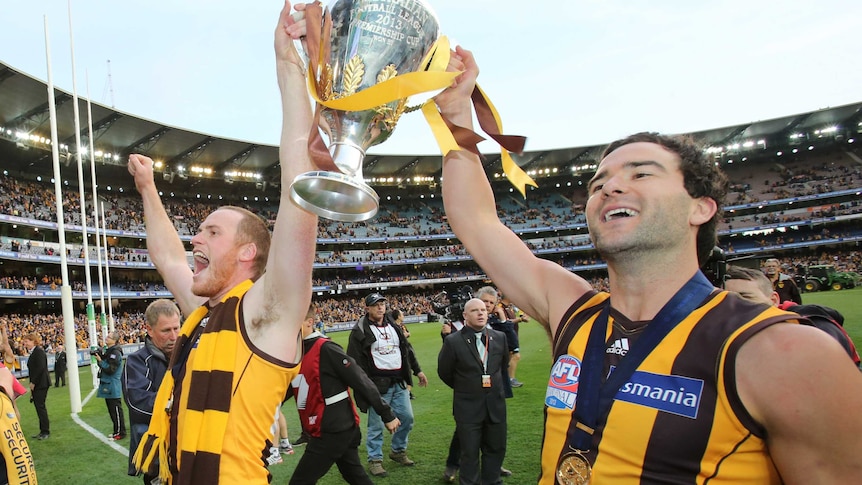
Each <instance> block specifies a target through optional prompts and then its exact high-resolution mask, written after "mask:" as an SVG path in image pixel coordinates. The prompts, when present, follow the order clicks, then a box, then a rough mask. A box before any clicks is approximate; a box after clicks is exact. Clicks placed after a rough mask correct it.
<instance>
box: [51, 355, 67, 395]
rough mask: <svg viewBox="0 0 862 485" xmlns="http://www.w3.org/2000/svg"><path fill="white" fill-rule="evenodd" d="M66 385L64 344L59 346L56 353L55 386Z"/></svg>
mask: <svg viewBox="0 0 862 485" xmlns="http://www.w3.org/2000/svg"><path fill="white" fill-rule="evenodd" d="M61 382H62V383H63V384H62V385H63V387H65V386H66V350H65V349H63V346H62V345H58V346H57V353H56V354H54V387H60V385H61V384H60V383H61Z"/></svg>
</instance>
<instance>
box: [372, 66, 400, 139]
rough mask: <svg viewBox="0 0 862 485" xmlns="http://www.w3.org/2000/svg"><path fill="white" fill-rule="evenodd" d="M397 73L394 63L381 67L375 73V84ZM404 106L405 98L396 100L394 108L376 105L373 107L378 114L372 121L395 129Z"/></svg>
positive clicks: (387, 128) (388, 129)
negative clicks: (378, 71) (377, 72)
mask: <svg viewBox="0 0 862 485" xmlns="http://www.w3.org/2000/svg"><path fill="white" fill-rule="evenodd" d="M397 75H398V70H397V69H395V64H389V65H387V66H386V67H384V68H383V69H381V70H380V73H379V74H377V84H380V83H383V82H386V81H388V80H390V79H392V78H394V77H395V76H397ZM406 106H407V99H401V100H400V101H398V105H397V106H396V107H395V109H392V108H390V107H389V106H386V105H383V106H378V107H377V108H375V109H374V110H375V111H376V112H377V115H378V116H375V117H374V121H375V122H377V123H380V122H382V123H383V124H385V125H386V130H387V131H392V130H393V129H395V125H396V124H397V123H398V119H399V118H401V115H402V114H403V113H404V108H405V107H406Z"/></svg>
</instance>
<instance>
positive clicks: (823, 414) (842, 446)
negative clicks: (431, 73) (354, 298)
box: [436, 47, 862, 485]
mask: <svg viewBox="0 0 862 485" xmlns="http://www.w3.org/2000/svg"><path fill="white" fill-rule="evenodd" d="M450 69H451V70H453V71H462V74H461V75H460V76H459V77H458V78H457V79H456V81H455V83H454V84H453V86H452V87H450V88H449V89H447V90H446V91H444V92H442V93H441V94H440V95H438V96H437V97H436V102H437V106H438V108H439V110H440V113H441V115H442V116H443V117H444V118H446V119H447V120H448V121H449V122H450V123H452V124H454V125H457V126H459V127H461V128H466V129H471V130H472V128H473V118H472V112H471V94H472V93H473V91H474V89H475V87H476V78H477V77H478V74H479V68H478V66H477V64H476V62H475V60H474V57H473V55H472V53H471V52H470V51H468V50H466V49H463V48H462V47H458V48H456V50H455V51H454V52H453V53H452V59H451V61H450ZM443 180H444V183H443V187H442V191H443V202H444V206H445V209H446V214H447V216H448V218H449V223H450V225H451V227H452V229H453V231H454V233H455V235H456V236H457V237H458V239H459V240H461V242H462V243H463V244H464V246H465V247H466V249H467V250H468V251H469V252H470V254H471V255H472V256H473V257H474V258H475V260H476V262H477V263H478V264H479V265H480V266H481V267H482V269H483V270H484V271H485V272H486V273H487V275H488V277H489V278H490V279H491V280H493V281H494V283H495V284H496V285H497V286H498V287H499V288H500V289H501V290H502V291H503V293H505V295H506V297H507V298H508V299H509V300H511V301H512V302H513V303H514V304H516V305H517V306H518V307H520V308H521V309H522V310H523V311H524V312H526V313H527V314H529V315H530V316H532V317H533V318H534V319H536V320H537V321H538V322H539V323H541V324H542V325H544V326H545V328H546V329H547V330H548V332H549V334H550V336H551V337H552V342H553V344H552V345H553V351H552V355H553V359H554V362H553V366H552V369H551V374H550V377H549V380H548V386H547V390H546V397H545V416H546V418H545V431H544V437H543V442H542V454H541V457H542V458H541V460H542V463H541V465H542V467H541V473H540V476H539V480H538V482H539V483H540V484H543V485H550V484H555V483H562V484H578V485H583V484H586V483H592V484H594V485H595V484H599V485H604V484H609V483H610V484H614V485H627V484H640V483H647V482H649V483H705V482H709V483H710V484H713V485H717V484H740V483H751V484H754V483H758V484H777V483H781V482H782V481H783V482H784V483H806V484H807V483H818V484H823V483H856V482H858V481H859V479H860V476H862V460H860V459H859V456H860V455H862V440H860V439H859V436H860V435H862V415H860V414H859V413H848V412H847V410H848V409H853V408H854V407H855V406H856V405H857V404H858V403H859V402H862V374H860V373H859V371H858V370H857V369H856V367H855V366H854V365H853V363H852V362H851V361H850V360H849V359H847V357H846V356H845V355H844V353H843V352H842V351H841V349H840V347H839V346H837V345H835V344H834V342H833V341H832V339H831V338H830V337H829V336H828V335H826V334H825V333H824V332H821V331H818V330H816V329H813V328H811V327H808V326H805V325H798V324H797V323H798V322H797V320H796V318H798V317H797V316H795V315H793V314H790V313H786V312H783V311H782V310H779V309H776V308H767V307H764V306H763V305H758V304H755V303H752V302H749V301H746V300H744V299H742V298H740V297H739V296H738V295H736V294H731V293H729V292H726V291H722V290H719V289H717V288H715V287H714V286H713V285H712V283H710V282H709V281H708V280H706V278H705V276H704V275H703V273H702V272H701V271H700V269H699V268H700V266H701V265H703V264H704V263H705V262H706V260H707V256H708V255H709V253H710V252H711V250H712V249H713V247H714V246H715V243H716V225H717V223H718V220H719V219H720V217H721V211H720V209H719V208H720V206H721V204H722V202H723V198H724V195H725V193H726V191H727V181H726V178H725V177H724V175H723V174H722V173H721V172H720V170H719V169H718V168H717V167H716V166H715V164H714V162H713V160H711V159H709V158H707V157H706V156H705V154H704V151H703V150H702V148H701V147H699V146H697V145H696V144H695V143H693V142H692V141H691V140H690V139H688V138H685V137H675V136H664V135H660V134H657V133H639V134H635V135H632V136H630V137H627V138H625V139H623V140H619V141H616V142H614V143H612V144H611V145H610V146H609V147H608V148H607V149H606V150H605V152H604V154H603V156H601V157H600V159H599V162H598V168H597V170H596V172H595V175H594V176H593V177H592V179H591V180H590V181H589V183H588V185H587V190H588V196H589V199H588V202H587V205H586V216H587V223H588V226H589V230H590V237H591V238H592V241H593V243H594V244H595V247H596V249H597V250H598V252H599V254H600V255H601V256H602V257H603V258H604V259H605V261H607V264H608V275H609V283H610V292H609V293H605V292H597V291H595V290H593V288H592V287H591V286H590V284H589V283H588V282H587V281H586V280H585V279H583V278H581V277H580V276H578V275H576V274H573V273H571V272H570V271H568V270H566V269H565V268H564V267H562V266H560V265H558V264H556V263H554V262H552V261H549V260H545V259H541V258H538V257H536V256H535V255H534V254H533V253H532V252H531V251H530V249H529V248H528V247H527V246H525V245H524V243H523V242H522V241H521V240H520V239H519V238H518V236H517V235H515V234H514V233H513V232H512V231H511V230H510V229H509V228H508V227H506V226H505V225H504V224H503V223H501V222H500V220H499V218H498V216H497V210H496V207H495V201H494V195H493V192H492V191H491V186H490V184H489V182H488V179H487V175H486V173H485V171H484V170H483V166H482V163H481V162H480V160H479V157H478V156H477V155H476V154H474V153H473V152H471V151H469V150H466V149H461V150H452V151H450V152H449V153H448V154H446V155H445V157H444V160H443ZM823 376H829V378H828V379H824V378H823Z"/></svg>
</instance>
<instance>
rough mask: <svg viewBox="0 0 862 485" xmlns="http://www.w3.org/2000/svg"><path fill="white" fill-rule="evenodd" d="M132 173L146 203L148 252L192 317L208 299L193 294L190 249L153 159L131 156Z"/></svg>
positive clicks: (166, 284)
mask: <svg viewBox="0 0 862 485" xmlns="http://www.w3.org/2000/svg"><path fill="white" fill-rule="evenodd" d="M128 169H129V173H130V174H132V176H133V177H134V178H135V188H137V189H138V193H139V194H141V199H142V200H143V203H144V226H145V228H146V232H147V251H148V252H149V255H150V259H151V260H152V261H153V264H155V266H156V269H157V270H158V271H159V274H160V275H161V276H162V279H163V280H164V282H165V286H166V287H167V288H168V290H170V292H171V293H172V294H173V295H174V298H175V299H176V301H177V305H178V306H179V307H180V310H182V312H183V314H184V315H189V314H191V312H192V311H194V309H195V308H197V307H198V306H200V305H201V303H203V302H204V300H205V298H202V297H199V296H195V295H194V293H192V269H191V267H190V266H189V261H188V258H187V257H186V248H185V246H183V242H182V240H181V239H180V235H179V233H177V230H176V228H175V227H174V224H173V222H171V219H170V217H169V216H168V213H167V211H166V210H165V206H164V205H162V198H161V197H160V196H159V191H158V189H157V188H156V182H155V179H154V177H153V160H152V159H151V158H149V157H145V156H144V155H138V154H132V155H129V163H128Z"/></svg>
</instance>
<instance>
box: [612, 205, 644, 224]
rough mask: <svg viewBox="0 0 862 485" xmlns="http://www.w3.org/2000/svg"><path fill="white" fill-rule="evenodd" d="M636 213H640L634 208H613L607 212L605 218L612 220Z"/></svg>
mask: <svg viewBox="0 0 862 485" xmlns="http://www.w3.org/2000/svg"><path fill="white" fill-rule="evenodd" d="M636 215H638V212H637V211H635V210H632V209H625V208H621V209H612V210H609V211H607V212H605V217H604V219H605V222H609V221H612V220H615V219H622V218H626V217H634V216H636Z"/></svg>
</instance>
